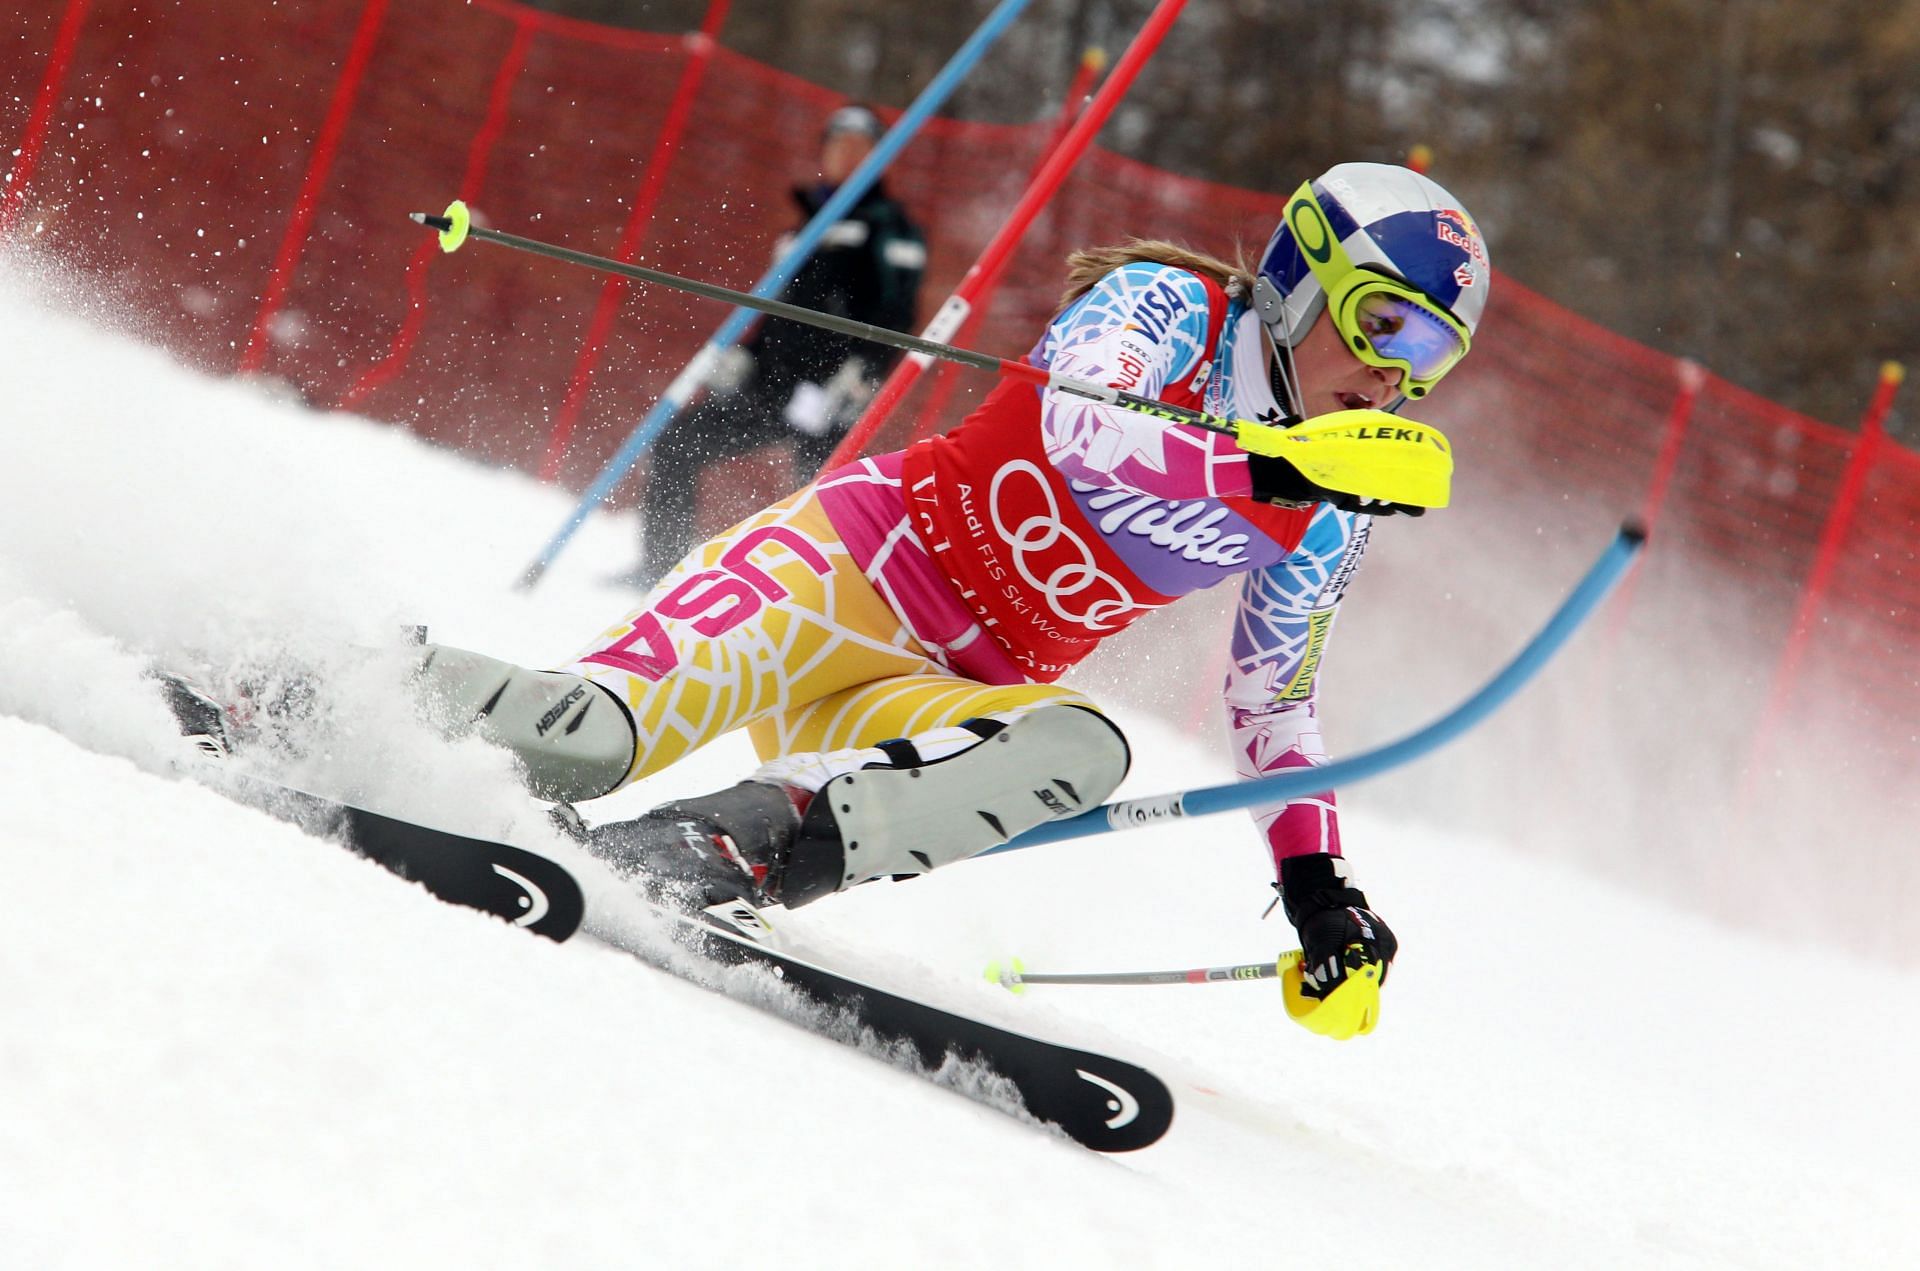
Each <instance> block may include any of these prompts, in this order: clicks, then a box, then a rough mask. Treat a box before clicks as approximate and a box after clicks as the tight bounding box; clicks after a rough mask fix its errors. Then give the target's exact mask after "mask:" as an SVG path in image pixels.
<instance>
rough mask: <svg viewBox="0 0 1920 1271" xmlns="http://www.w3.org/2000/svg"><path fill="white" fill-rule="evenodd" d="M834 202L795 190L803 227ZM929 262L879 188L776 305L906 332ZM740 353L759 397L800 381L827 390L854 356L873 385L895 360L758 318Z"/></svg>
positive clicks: (809, 190)
mask: <svg viewBox="0 0 1920 1271" xmlns="http://www.w3.org/2000/svg"><path fill="white" fill-rule="evenodd" d="M832 195H833V188H832V187H830V186H824V185H818V186H812V187H798V188H796V189H795V190H794V191H793V198H794V202H795V203H797V204H798V205H799V208H800V212H801V217H802V223H803V224H804V223H805V222H806V221H807V220H810V219H812V217H813V215H814V214H815V213H816V212H818V211H819V210H820V208H821V207H822V206H824V205H825V203H826V201H827V200H828V199H829V198H830V197H832ZM926 261H927V248H926V240H925V238H924V237H923V236H922V235H921V232H920V227H919V226H917V225H915V224H914V223H913V222H912V221H911V220H909V219H908V217H907V212H906V209H905V208H903V207H901V206H900V204H898V203H896V202H894V200H893V199H892V198H890V197H889V196H888V194H887V192H886V188H885V186H884V185H883V184H882V183H881V182H878V181H876V182H874V184H873V188H872V189H870V190H868V191H867V193H866V196H865V197H864V198H862V199H861V200H860V201H859V202H858V203H856V204H854V205H853V207H851V208H850V209H848V211H847V214H846V216H845V217H844V218H843V219H841V220H839V221H837V222H835V223H834V224H833V225H832V226H831V227H829V228H828V230H827V232H826V235H825V236H824V237H823V238H822V239H821V240H820V245H819V246H818V247H816V248H815V249H814V253H813V256H812V258H811V259H810V260H808V261H807V263H806V264H805V265H803V266H801V268H800V272H799V273H797V274H795V275H794V276H793V280H792V281H791V282H789V283H788V284H787V286H786V290H784V291H782V292H781V293H780V298H781V299H782V300H785V301H786V302H787V303H789V304H796V305H803V306H805V307H806V308H809V309H818V310H820V311H822V312H824V313H831V314H835V315H837V316H839V317H843V318H852V319H854V320H855V321H857V322H867V323H871V324H873V325H874V326H879V327H887V328H889V329H890V330H894V331H911V330H912V329H913V326H914V319H915V317H916V313H915V310H916V307H917V303H918V299H919V293H920V277H921V274H922V273H923V272H924V270H925V268H926ZM742 347H743V348H744V349H746V350H747V351H748V352H749V353H751V354H753V357H754V363H755V370H756V373H757V378H758V379H759V381H760V384H761V387H762V390H763V391H766V392H768V393H770V394H772V395H774V396H781V395H783V394H784V392H786V391H789V390H791V389H792V387H793V386H794V385H795V384H797V383H799V382H800V381H802V380H811V381H812V382H814V383H816V384H821V383H825V382H826V381H827V380H829V379H831V378H832V377H833V374H834V372H835V371H837V370H839V369H840V366H841V364H842V363H844V362H845V361H846V360H847V358H849V357H851V356H854V355H856V354H857V355H859V356H860V357H861V359H862V360H863V361H864V362H865V363H866V368H867V370H866V375H865V378H867V379H875V378H878V377H879V376H880V375H881V374H883V373H884V372H885V371H886V370H887V369H888V368H889V367H891V366H892V364H893V363H894V361H896V360H897V359H898V356H899V354H898V352H897V351H896V350H893V349H889V348H886V347H885V346H883V345H878V344H874V343H872V342H870V341H867V340H856V339H854V338H853V337H852V336H846V335H841V334H839V333H838V332H834V331H823V330H821V329H820V328H818V327H810V326H805V325H802V324H801V323H797V322H789V321H786V320H785V319H781V318H766V319H763V320H762V321H761V323H760V325H759V327H758V329H757V330H755V331H754V333H753V334H752V335H750V336H749V337H748V338H747V339H746V340H745V341H744V342H743V343H742Z"/></svg>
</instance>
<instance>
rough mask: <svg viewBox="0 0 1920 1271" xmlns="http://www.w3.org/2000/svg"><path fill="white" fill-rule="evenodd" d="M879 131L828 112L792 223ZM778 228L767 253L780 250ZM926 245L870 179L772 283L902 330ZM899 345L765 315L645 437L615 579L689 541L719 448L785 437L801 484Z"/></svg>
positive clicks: (914, 302)
mask: <svg viewBox="0 0 1920 1271" xmlns="http://www.w3.org/2000/svg"><path fill="white" fill-rule="evenodd" d="M884 131H885V126H884V125H883V124H882V123H881V121H880V117H879V116H878V115H876V114H874V112H873V111H871V110H869V109H868V108H867V107H865V106H861V105H850V106H842V107H841V108H840V109H838V110H836V111H834V112H833V113H832V114H831V115H829V116H827V121H826V124H825V126H824V128H823V129H822V132H821V138H820V171H819V178H818V179H817V180H815V181H813V182H811V183H809V184H805V185H800V186H796V187H795V188H794V190H793V199H794V202H795V204H796V205H797V212H798V216H799V223H800V224H805V223H806V222H808V221H810V220H811V219H812V218H813V216H814V214H815V213H817V212H818V211H819V210H820V208H821V207H823V206H824V205H825V204H826V202H827V200H828V199H829V198H831V197H832V195H833V193H834V191H835V190H837V189H838V188H839V187H840V185H841V183H842V182H844V181H845V180H846V179H847V178H848V177H849V176H851V175H852V174H853V170H854V169H855V168H857V167H859V166H860V163H861V161H862V160H864V159H865V158H866V157H867V155H868V154H870V153H871V152H872V151H873V147H874V145H875V143H876V142H878V141H879V139H880V136H881V134H882V133H883V132H884ZM791 238H792V234H791V233H789V234H786V235H783V236H782V237H781V239H780V241H779V243H778V244H777V246H776V248H775V256H776V257H778V256H780V255H784V254H785V252H786V250H787V247H788V244H789V243H790V241H791ZM926 263H927V249H926V243H925V240H924V238H923V237H922V235H921V232H920V229H919V227H918V226H916V225H915V224H914V223H913V221H912V219H911V218H909V217H908V215H907V212H906V209H905V208H903V207H902V206H901V205H900V204H899V203H898V202H896V201H895V200H894V198H893V197H892V195H890V194H889V193H888V192H887V189H886V186H885V183H884V181H879V180H877V181H875V182H874V183H873V185H872V187H871V188H870V189H868V190H867V192H866V193H865V194H864V195H862V196H861V198H860V201H859V202H857V203H855V204H854V205H853V206H852V207H851V208H850V209H848V211H847V214H846V216H845V217H844V218H843V219H842V220H840V221H837V222H836V223H834V225H832V226H831V227H830V228H829V229H828V230H827V232H826V235H825V237H823V238H822V239H821V240H820V245H819V246H818V247H817V248H816V249H815V250H814V253H813V256H812V257H811V258H810V259H809V260H808V261H807V262H806V264H804V265H803V266H801V268H800V271H799V272H798V273H797V274H795V275H794V277H793V280H792V281H791V282H790V283H788V284H787V287H786V289H785V290H784V291H782V292H781V294H780V299H782V300H784V301H786V302H787V303H789V304H796V305H802V306H804V307H806V308H808V309H814V310H818V311H820V312H823V313H831V314H834V315H836V316H838V317H843V318H851V319H853V320H855V321H857V322H866V323H871V324H872V325H874V326H879V327H886V328H889V329H891V330H894V331H907V330H910V329H911V328H912V327H913V325H914V321H915V317H916V310H917V307H918V303H919V294H920V279H921V275H922V273H923V271H924V270H925V268H926ZM897 358H898V354H897V353H896V352H894V351H892V350H885V349H881V348H880V347H879V346H876V345H873V344H869V343H867V342H865V341H862V340H856V339H854V338H853V337H851V336H846V335H840V334H838V333H836V332H832V331H823V330H821V329H820V328H818V327H811V326H805V325H802V324H800V323H797V322H789V321H785V320H783V319H780V318H766V319H763V320H762V321H761V322H760V324H759V325H758V326H757V327H756V328H755V329H754V331H753V332H752V333H751V334H749V335H748V336H747V337H746V338H745V339H744V340H742V341H741V342H740V343H739V344H737V345H735V346H733V347H732V348H730V349H728V350H727V351H726V353H725V354H723V355H722V360H721V364H720V366H719V367H718V368H717V369H716V370H715V371H714V373H713V374H712V375H711V376H710V377H709V378H708V380H707V384H706V390H707V391H706V395H705V396H704V397H703V398H702V399H701V400H700V402H699V403H698V404H697V405H695V406H694V407H693V408H692V409H691V410H688V411H684V412H682V413H681V414H680V415H679V416H678V417H677V418H675V419H674V421H673V422H672V423H670V424H668V426H667V428H666V430H665V431H664V432H663V433H661V435H660V437H659V438H658V440H657V441H656V442H655V443H654V447H653V450H652V454H651V460H650V465H649V468H648V476H647V487H646V496H645V502H644V504H643V506H642V510H641V532H640V562H639V564H638V565H637V566H636V567H635V568H634V569H633V570H632V571H631V573H629V574H628V575H626V576H625V577H624V578H623V581H626V582H629V583H631V584H634V585H636V586H638V587H640V588H642V589H645V588H647V587H649V586H651V585H652V584H653V583H654V582H656V581H658V580H659V578H660V577H661V576H662V575H663V574H665V573H666V572H667V570H669V569H671V568H672V567H673V566H674V565H675V564H677V563H678V562H679V560H680V558H681V557H682V556H685V555H686V554H687V551H688V550H689V549H690V548H692V547H693V545H694V542H695V538H694V534H695V525H694V509H695V506H696V503H695V498H696V495H697V493H698V491H699V486H700V478H701V474H702V473H704V472H705V471H706V469H707V468H708V467H710V466H711V465H713V464H715V463H717V462H719V461H720V460H723V459H727V458H731V457H733V456H735V455H743V454H748V453H750V452H752V451H755V450H760V449H762V448H764V447H767V446H770V445H775V444H778V443H780V442H783V441H784V442H788V443H790V444H791V445H792V448H793V474H794V480H793V484H794V486H795V487H798V486H802V485H805V484H806V483H807V482H808V481H810V480H812V479H813V477H814V475H815V474H816V473H818V472H819V470H820V468H821V467H822V466H823V465H824V464H825V463H826V461H827V457H828V456H829V455H831V454H832V453H833V450H834V447H835V446H837V445H838V444H839V442H840V439H841V438H842V437H844V436H845V435H846V433H847V430H848V429H849V428H851V427H852V426H853V424H854V421H855V420H856V419H857V418H858V417H859V415H860V412H861V410H862V409H863V408H864V407H865V405H866V403H867V401H868V400H869V399H870V398H871V397H872V396H873V392H874V390H875V389H876V388H877V387H878V385H879V383H880V380H881V378H882V377H883V376H884V375H885V374H886V373H887V371H888V370H890V369H891V368H892V365H893V362H894V361H896V360H897Z"/></svg>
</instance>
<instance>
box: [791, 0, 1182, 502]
mask: <svg viewBox="0 0 1920 1271" xmlns="http://www.w3.org/2000/svg"><path fill="white" fill-rule="evenodd" d="M1184 8H1186V0H1160V3H1158V4H1157V5H1155V6H1154V9H1153V12H1152V13H1151V14H1149V15H1148V16H1147V21H1146V23H1145V25H1143V26H1142V27H1141V28H1140V32H1139V34H1137V35H1135V36H1134V37H1133V43H1131V44H1129V45H1128V46H1127V51H1126V52H1125V53H1123V54H1121V55H1120V60H1119V62H1117V63H1116V64H1115V65H1114V68H1113V74H1112V75H1110V76H1108V78H1107V82H1106V83H1104V84H1102V85H1101V86H1100V91H1099V92H1098V93H1097V94H1095V95H1094V99H1093V100H1092V101H1091V102H1089V103H1087V109H1086V111H1085V112H1084V113H1083V114H1081V116H1080V118H1078V119H1076V120H1074V121H1073V127H1071V128H1069V129H1068V130H1067V135H1066V136H1064V137H1062V138H1061V139H1060V144H1059V145H1057V146H1055V147H1054V150H1053V153H1052V154H1051V155H1049V156H1047V161H1046V163H1045V164H1043V165H1042V166H1041V168H1040V171H1039V173H1038V174H1037V175H1036V176H1035V177H1034V178H1033V180H1032V182H1030V183H1029V184H1028V186H1027V191H1026V193H1025V194H1023V195H1021V196H1020V202H1019V203H1017V204H1015V205H1014V209H1013V211H1012V212H1010V213H1009V214H1008V215H1007V219H1006V220H1005V221H1003V222H1002V223H1001V225H1000V229H999V230H998V231H997V232H996V233H995V234H994V236H993V241H992V242H990V243H988V244H987V245H986V247H985V248H984V249H983V250H982V251H981V253H980V257H979V259H978V260H975V261H974V262H973V268H971V269H969V270H967V275H966V277H964V278H962V279H961V280H960V285H959V286H957V287H955V288H954V289H953V294H952V295H950V296H948V297H947V299H946V302H945V303H944V304H942V305H941V306H940V309H939V311H938V312H936V313H935V314H934V315H933V321H931V322H929V323H928V324H927V328H926V337H927V338H928V339H929V340H939V341H941V342H942V343H949V342H951V341H952V339H953V337H954V334H955V333H956V332H957V331H958V330H959V329H960V327H961V326H962V325H963V324H964V323H965V322H966V320H967V317H968V315H969V314H971V313H972V312H973V308H974V303H975V301H976V300H977V298H978V297H979V295H980V293H981V291H982V289H983V288H984V287H988V286H990V285H991V284H992V281H993V280H994V279H995V278H997V277H998V276H999V273H1000V271H1001V270H1003V269H1004V268H1006V263H1007V259H1008V258H1009V257H1011V256H1012V255H1013V250H1014V248H1016V247H1018V246H1019V245H1020V240H1021V238H1022V237H1024V236H1025V234H1026V232H1027V228H1028V227H1029V226H1031V225H1032V224H1033V221H1034V218H1035V217H1037V216H1039V215H1040V210H1041V209H1042V208H1044V207H1046V205H1047V203H1048V201H1049V200H1051V199H1052V198H1053V196H1054V193H1055V191H1057V190H1058V189H1059V188H1060V183H1061V182H1062V181H1064V180H1066V176H1067V173H1068V172H1070V171H1072V170H1073V165H1074V164H1076V163H1078V162H1079V160H1080V156H1081V155H1082V154H1084V153H1085V152H1086V149H1087V147H1088V146H1089V145H1090V144H1092V142H1093V138H1094V135H1095V134H1096V133H1098V132H1099V131H1100V129H1101V127H1102V125H1104V124H1105V123H1106V122H1107V117H1108V116H1109V115H1111V114H1113V110H1114V107H1116V106H1118V105H1119V104H1120V99H1121V98H1122V97H1124V96H1126V93H1127V90H1128V89H1129V88H1131V87H1133V81H1134V80H1135V79H1136V78H1137V77H1138V76H1139V74H1140V70H1141V68H1142V67H1144V66H1145V65H1146V64H1147V62H1148V60H1149V59H1150V58H1152V57H1153V54H1154V51H1155V50H1156V49H1158V48H1159V47H1160V41H1161V40H1162V39H1163V38H1165V36H1166V34H1167V30H1168V28H1170V27H1171V26H1172V25H1173V22H1174V19H1175V18H1178V17H1179V16H1180V11H1181V10H1182V9H1184ZM930 361H931V359H930V358H927V357H925V356H922V355H920V354H909V355H908V356H906V357H903V358H901V359H900V361H899V362H898V363H896V364H895V365H894V368H893V373H892V374H891V375H889V376H887V379H886V382H885V383H884V384H882V385H881V386H880V391H879V392H878V393H876V394H874V398H873V400H872V401H871V402H869V403H868V404H867V408H866V410H865V411H863V412H862V413H861V415H860V419H859V421H858V422H857V423H855V424H854V426H853V427H852V428H851V429H850V430H849V431H848V433H847V435H846V436H845V437H843V438H841V439H840V444H839V445H838V446H836V447H834V451H833V454H832V455H831V456H830V457H829V458H828V459H827V463H826V466H827V467H828V468H834V467H837V466H838V465H840V464H843V463H847V462H850V461H851V460H853V459H854V458H856V457H857V456H858V455H859V454H860V452H861V451H863V450H865V449H866V447H867V443H868V442H869V441H871V440H873V435H874V434H875V433H876V432H878V431H880V425H881V424H882V423H883V422H884V421H885V420H886V417H887V414H888V413H889V412H890V411H891V410H892V409H893V408H894V406H896V405H898V404H899V401H900V399H901V398H902V397H904V396H906V394H907V390H909V389H911V388H912V387H913V384H914V381H915V380H917V379H919V378H920V372H922V371H923V370H925V369H926V368H927V365H928V363H929V362H930Z"/></svg>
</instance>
